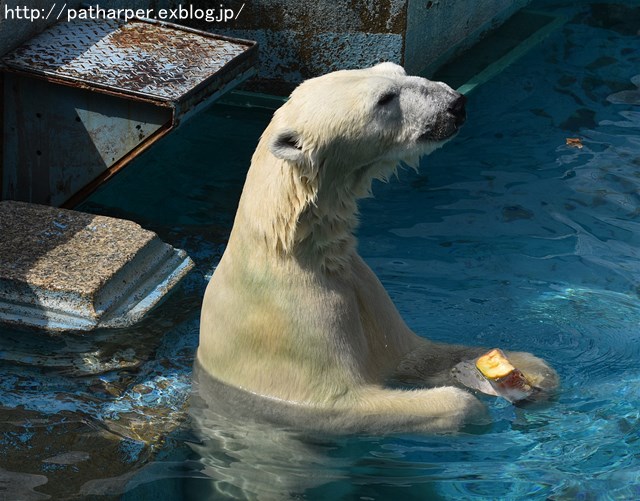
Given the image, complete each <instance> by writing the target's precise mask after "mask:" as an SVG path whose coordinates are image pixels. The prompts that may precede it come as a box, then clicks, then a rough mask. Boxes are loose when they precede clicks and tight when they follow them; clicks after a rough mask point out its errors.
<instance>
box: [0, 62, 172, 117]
mask: <svg viewBox="0 0 640 501" xmlns="http://www.w3.org/2000/svg"><path fill="white" fill-rule="evenodd" d="M5 72H6V73H13V74H16V75H19V76H22V77H28V78H36V79H38V80H44V81H46V82H50V83H53V84H58V85H64V86H65V87H73V88H74V89H82V90H88V91H92V92H99V93H100V94H106V95H109V96H113V97H119V98H123V99H128V100H130V101H137V102H143V103H148V104H153V105H156V106H161V107H163V108H174V105H173V102H171V101H166V100H162V99H152V98H150V97H144V96H140V95H133V94H131V93H128V92H122V91H120V90H112V89H110V88H108V87H106V86H96V85H94V84H86V83H84V82H82V81H79V80H78V79H76V80H69V79H65V78H59V77H54V76H52V75H50V74H48V73H41V72H34V71H28V70H24V69H22V68H14V67H11V66H8V65H2V66H1V67H0V73H5ZM3 80H4V78H3Z"/></svg>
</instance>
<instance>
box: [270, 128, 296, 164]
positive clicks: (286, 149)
mask: <svg viewBox="0 0 640 501" xmlns="http://www.w3.org/2000/svg"><path fill="white" fill-rule="evenodd" d="M269 149H270V150H271V153H273V154H274V155H275V156H276V157H277V158H280V159H282V160H290V161H292V162H300V161H301V160H302V158H303V153H302V146H301V144H300V135H299V134H298V133H296V132H294V131H292V130H283V131H280V132H278V134H276V136H275V137H274V138H273V139H272V140H271V143H270V144H269Z"/></svg>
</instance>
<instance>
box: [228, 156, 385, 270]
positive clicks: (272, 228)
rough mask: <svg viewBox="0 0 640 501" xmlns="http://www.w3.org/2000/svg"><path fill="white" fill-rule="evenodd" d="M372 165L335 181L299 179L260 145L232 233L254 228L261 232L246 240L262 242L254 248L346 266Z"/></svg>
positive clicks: (304, 261) (308, 262)
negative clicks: (359, 207)
mask: <svg viewBox="0 0 640 501" xmlns="http://www.w3.org/2000/svg"><path fill="white" fill-rule="evenodd" d="M266 155H268V160H267V159H266V158H264V157H265V156H266ZM385 168H386V169H387V170H388V165H387V166H385ZM372 170H373V171H375V170H376V169H371V166H367V168H363V169H362V172H360V173H359V172H358V171H355V172H353V173H352V174H351V175H349V176H348V177H347V178H345V179H336V180H335V182H330V181H327V180H326V179H324V180H321V179H320V180H319V179H307V178H304V177H302V178H301V177H300V176H299V175H298V174H297V173H296V172H295V171H294V170H293V169H292V168H291V166H290V165H289V164H287V162H285V161H283V160H277V159H274V157H273V156H272V155H270V154H269V153H268V152H267V151H261V148H260V146H259V147H258V150H256V154H255V155H254V158H253V161H252V166H251V169H250V170H249V173H248V175H247V180H246V183H245V188H244V191H243V196H242V199H241V201H240V207H239V208H238V218H237V219H236V222H235V225H234V233H238V232H252V233H253V234H254V236H255V237H257V238H249V239H248V240H247V241H249V242H261V243H262V244H263V246H262V247H261V249H258V248H256V249H253V250H252V252H266V253H268V254H272V255H273V256H276V257H278V258H284V259H291V258H292V259H295V260H296V261H297V262H298V263H299V264H301V265H302V266H304V267H313V268H317V269H318V270H319V271H325V272H330V273H339V272H341V271H344V270H345V269H348V267H349V266H350V263H351V260H352V257H353V253H354V252H355V247H356V239H355V237H354V236H353V232H354V230H355V228H356V227H357V225H358V206H357V199H358V198H361V197H362V196H366V195H367V194H368V193H369V189H370V186H371V180H372V179H371V172H372ZM320 184H322V186H320ZM256 234H257V235H256Z"/></svg>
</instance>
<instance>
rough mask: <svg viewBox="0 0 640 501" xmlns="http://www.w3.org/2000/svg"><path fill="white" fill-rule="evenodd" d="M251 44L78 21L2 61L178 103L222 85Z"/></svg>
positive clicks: (176, 29) (168, 28) (162, 28)
mask: <svg viewBox="0 0 640 501" xmlns="http://www.w3.org/2000/svg"><path fill="white" fill-rule="evenodd" d="M255 45H256V44H255V42H250V41H245V40H236V39H230V38H225V37H220V36H216V35H212V34H209V33H206V32H202V31H197V30H191V29H188V28H183V27H180V26H177V25H170V24H167V23H157V22H152V21H142V20H136V21H130V22H128V23H124V22H123V21H120V20H108V19H104V20H102V19H101V20H78V21H74V22H65V23H59V24H56V25H54V26H52V27H51V28H49V29H48V30H46V31H44V32H42V33H41V34H40V35H38V36H36V37H34V38H32V39H31V40H29V41H28V42H27V43H25V44H24V45H22V46H21V47H19V48H17V49H16V50H15V51H13V52H12V53H10V54H8V55H7V56H5V57H4V58H3V60H4V62H5V64H6V65H7V66H9V67H10V68H13V69H16V70H21V71H27V72H32V73H37V74H40V75H45V76H48V77H54V78H58V79H61V80H66V81H69V82H78V83H82V84H85V85H88V86H95V87H101V88H106V89H109V90H115V91H120V92H124V93H129V94H134V95H139V96H144V97H147V98H151V99H154V100H161V101H170V102H178V101H180V100H181V99H182V98H183V97H184V96H186V95H187V94H189V93H190V92H191V91H192V90H194V89H196V88H198V87H200V86H202V85H203V84H206V83H207V82H209V81H211V80H212V79H213V80H215V78H216V77H219V78H221V79H222V80H223V81H228V80H229V76H228V74H227V73H229V72H230V71H231V70H232V69H233V66H234V65H233V64H231V65H230V63H232V62H235V60H237V59H242V56H245V57H248V56H249V55H250V53H252V52H253V49H255ZM231 72H232V71H231ZM223 73H224V74H226V75H223ZM214 87H215V85H214Z"/></svg>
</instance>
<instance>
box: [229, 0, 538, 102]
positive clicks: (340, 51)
mask: <svg viewBox="0 0 640 501" xmlns="http://www.w3.org/2000/svg"><path fill="white" fill-rule="evenodd" d="M528 3H529V0H487V1H483V2H475V1H470V0H435V1H424V0H388V1H385V2H376V1H371V0H358V1H352V0H318V1H316V2H310V3H307V2H304V3H302V2H290V1H288V0H264V1H260V2H253V3H252V4H250V5H247V6H246V7H245V9H244V10H243V12H242V13H241V15H240V16H239V17H238V19H237V20H236V21H235V22H234V23H233V24H228V25H227V26H225V27H222V32H223V33H226V34H228V35H231V36H237V37H240V38H248V39H251V40H256V41H258V43H259V44H260V58H259V63H258V70H259V72H258V76H259V80H258V83H256V84H255V86H256V87H257V88H258V89H259V90H261V91H265V92H272V93H273V92H279V93H287V92H288V90H289V89H290V88H291V87H292V86H294V85H295V84H296V83H298V82H299V81H301V80H303V79H305V78H310V77H314V76H317V75H320V74H323V73H326V72H329V71H334V70H338V69H344V68H357V67H362V66H370V65H373V64H376V63H378V62H381V61H393V62H395V63H398V64H402V65H404V66H405V67H406V69H407V71H408V72H409V73H413V74H421V75H425V76H429V75H430V74H431V73H432V72H433V71H434V70H435V69H436V68H437V67H438V66H439V65H441V64H443V63H444V62H445V61H447V60H448V59H450V58H451V57H452V56H454V55H455V54H457V53H459V52H461V51H463V50H465V49H466V48H468V47H470V46H471V45H473V44H474V43H475V42H477V41H478V39H480V38H481V37H482V36H483V35H484V34H485V33H486V32H488V31H491V30H492V29H494V28H496V27H498V26H499V25H500V24H502V23H503V22H504V21H505V20H506V19H507V18H508V17H509V16H511V15H512V14H513V13H514V12H516V11H517V10H518V9H520V8H522V7H524V6H526V5H527V4H528Z"/></svg>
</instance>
